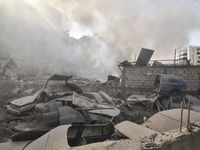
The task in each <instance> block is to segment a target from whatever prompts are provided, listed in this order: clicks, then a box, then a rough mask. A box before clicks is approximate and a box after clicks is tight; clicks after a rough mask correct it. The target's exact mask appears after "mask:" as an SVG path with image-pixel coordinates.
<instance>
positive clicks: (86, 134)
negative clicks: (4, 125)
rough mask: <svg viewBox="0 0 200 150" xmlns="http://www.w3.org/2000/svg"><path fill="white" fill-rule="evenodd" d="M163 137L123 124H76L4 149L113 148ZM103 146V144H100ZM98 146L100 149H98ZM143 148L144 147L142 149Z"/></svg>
mask: <svg viewBox="0 0 200 150" xmlns="http://www.w3.org/2000/svg"><path fill="white" fill-rule="evenodd" d="M158 134H159V133H158V132H156V131H153V130H151V129H148V128H146V127H143V126H141V125H138V124H135V123H132V122H129V121H123V122H121V123H119V124H117V125H113V123H112V122H110V123H107V124H84V123H81V122H76V123H73V124H70V125H61V126H58V127H56V128H54V129H52V130H50V131H49V132H47V133H45V134H44V135H42V136H40V137H38V138H36V139H28V140H27V139H26V138H24V137H23V136H21V135H18V138H17V139H20V140H18V141H12V142H6V143H0V149H4V150H9V149H15V150H21V149H23V150H32V149H40V150H49V149H66V150H67V149H71V148H72V147H73V149H76V148H78V149H95V148H98V147H99V144H100V145H102V144H103V145H106V147H110V146H111V145H112V144H114V143H115V144H116V142H119V139H127V138H130V139H141V138H144V137H147V136H149V137H154V136H157V135H158ZM98 142H102V143H98ZM96 144H97V145H96ZM139 147H140V145H139Z"/></svg>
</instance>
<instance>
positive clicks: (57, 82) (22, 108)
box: [6, 74, 82, 114]
mask: <svg viewBox="0 0 200 150" xmlns="http://www.w3.org/2000/svg"><path fill="white" fill-rule="evenodd" d="M70 78H72V76H63V75H57V74H54V75H53V76H51V77H50V78H49V79H48V80H47V81H46V82H45V84H44V87H43V88H42V89H41V90H39V91H38V92H36V93H35V94H33V95H30V96H26V97H22V98H19V99H15V100H13V101H11V102H10V104H9V105H7V106H6V107H7V110H8V111H10V112H12V113H14V114H21V113H23V112H27V111H31V110H34V107H35V104H37V103H39V102H48V101H50V100H52V99H55V98H58V97H63V96H65V95H70V94H72V92H73V91H75V92H77V93H82V90H81V88H80V87H78V86H76V85H75V84H72V83H68V82H67V80H69V79H70Z"/></svg>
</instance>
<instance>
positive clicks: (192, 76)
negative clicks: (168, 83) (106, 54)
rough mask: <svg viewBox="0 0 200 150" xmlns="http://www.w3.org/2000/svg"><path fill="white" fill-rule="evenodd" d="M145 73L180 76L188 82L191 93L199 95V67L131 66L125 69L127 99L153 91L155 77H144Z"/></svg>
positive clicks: (124, 79) (124, 85)
mask: <svg viewBox="0 0 200 150" xmlns="http://www.w3.org/2000/svg"><path fill="white" fill-rule="evenodd" d="M145 73H160V74H170V75H175V76H179V77H182V78H183V80H184V81H185V82H186V84H187V88H188V91H189V92H193V93H197V92H198V91H199V89H200V67H199V66H185V67H183V66H175V67H174V66H160V67H158V66H156V67H142V66H131V67H124V69H123V78H122V89H123V93H124V96H125V97H127V96H129V95H131V94H135V93H136V94H137V93H139V94H147V93H151V92H152V91H153V89H154V80H155V76H144V74H145Z"/></svg>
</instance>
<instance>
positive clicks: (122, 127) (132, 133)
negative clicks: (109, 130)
mask: <svg viewBox="0 0 200 150" xmlns="http://www.w3.org/2000/svg"><path fill="white" fill-rule="evenodd" d="M115 129H116V130H117V131H118V132H119V133H121V134H122V135H124V136H125V137H127V138H130V139H135V138H142V137H145V136H151V135H153V134H159V133H158V132H157V131H154V130H151V129H148V128H146V127H143V126H141V125H138V124H136V123H133V122H130V121H123V122H121V123H119V124H117V125H115Z"/></svg>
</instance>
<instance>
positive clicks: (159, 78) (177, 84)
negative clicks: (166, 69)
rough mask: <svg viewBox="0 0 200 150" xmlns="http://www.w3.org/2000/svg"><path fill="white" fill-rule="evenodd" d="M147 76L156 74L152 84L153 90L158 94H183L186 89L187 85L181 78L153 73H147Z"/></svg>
mask: <svg viewBox="0 0 200 150" xmlns="http://www.w3.org/2000/svg"><path fill="white" fill-rule="evenodd" d="M145 75H147V76H150V75H156V78H155V82H154V85H155V87H156V90H155V92H156V93H158V94H160V95H170V94H172V95H185V94H186V91H187V85H186V83H185V82H184V81H183V79H182V78H180V77H177V76H173V75H168V74H153V73H147V74H145Z"/></svg>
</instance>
